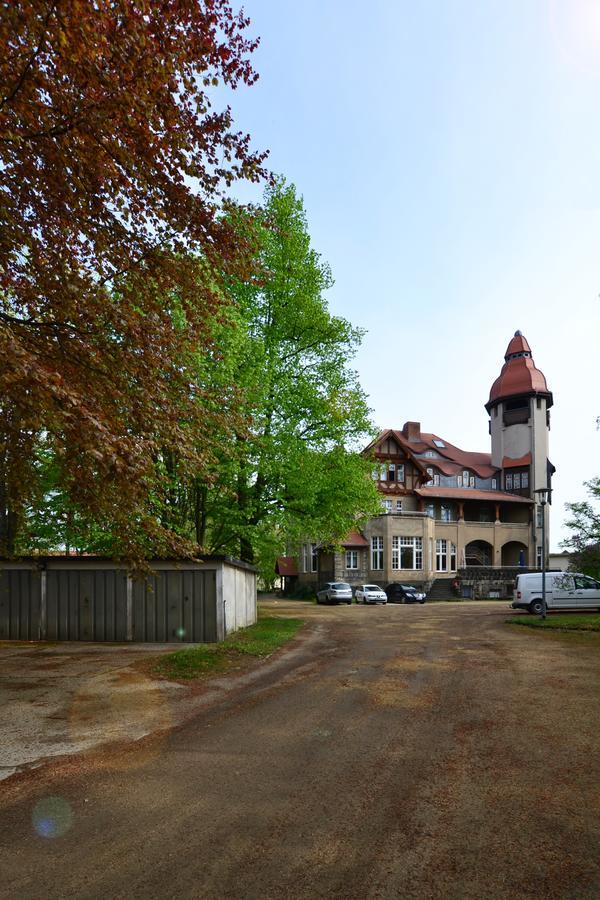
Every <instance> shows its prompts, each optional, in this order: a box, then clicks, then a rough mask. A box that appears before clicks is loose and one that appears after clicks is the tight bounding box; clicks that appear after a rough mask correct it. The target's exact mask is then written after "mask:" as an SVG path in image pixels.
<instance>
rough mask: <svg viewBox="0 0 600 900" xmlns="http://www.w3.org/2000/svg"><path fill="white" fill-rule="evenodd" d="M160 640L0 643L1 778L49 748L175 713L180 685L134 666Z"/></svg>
mask: <svg viewBox="0 0 600 900" xmlns="http://www.w3.org/2000/svg"><path fill="white" fill-rule="evenodd" d="M172 650H173V645H166V644H165V645H163V644H132V645H118V644H117V645H115V644H89V643H79V642H73V643H68V644H67V643H64V644H38V643H35V644H30V643H20V642H19V643H10V642H2V643H1V644H0V737H1V740H0V780H2V779H3V778H7V777H8V776H10V775H12V774H14V773H15V772H17V771H20V770H21V769H23V768H25V767H27V766H30V765H32V764H35V763H37V762H39V761H41V760H43V759H46V758H48V757H52V756H62V755H64V754H70V753H77V752H79V751H82V750H88V749H90V748H91V747H95V746H97V745H98V744H102V743H105V742H107V741H119V740H134V739H137V738H139V737H141V736H143V735H145V734H149V733H150V732H152V731H155V730H158V729H160V728H166V727H168V726H169V725H170V724H171V721H172V711H171V710H172V708H173V707H174V706H176V705H177V701H178V700H179V695H180V694H181V693H182V692H183V693H185V690H184V689H182V688H181V686H180V685H177V684H168V683H166V682H158V681H155V680H154V679H150V678H148V677H147V676H146V675H144V674H143V673H142V672H139V671H136V670H135V669H132V668H131V665H132V663H134V662H135V661H137V660H142V659H147V658H149V657H151V656H156V655H157V654H159V653H163V652H166V651H172Z"/></svg>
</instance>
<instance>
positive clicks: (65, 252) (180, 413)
mask: <svg viewBox="0 0 600 900" xmlns="http://www.w3.org/2000/svg"><path fill="white" fill-rule="evenodd" d="M247 26H248V20H247V19H246V18H245V17H244V16H243V15H242V14H241V13H240V14H236V13H235V12H234V11H233V9H232V7H231V5H230V4H229V3H228V2H226V0H210V2H209V0H206V2H201V0H176V2H168V3H155V2H152V0H98V2H97V3H94V4H90V3H88V2H86V0H61V2H60V3H58V2H53V0H48V2H35V0H29V2H28V0H17V2H14V3H8V4H3V5H2V10H1V12H0V45H1V46H2V48H3V52H2V54H1V55H0V85H1V89H0V356H1V358H2V367H1V369H0V391H1V397H2V399H1V401H0V545H1V546H0V550H4V551H5V552H6V551H9V552H10V551H11V550H12V549H14V545H15V535H16V532H17V527H18V522H19V519H20V518H22V516H23V514H24V510H25V508H26V505H27V503H28V502H30V501H31V500H32V497H33V495H34V494H35V491H36V489H37V488H36V476H37V474H38V472H39V467H36V462H35V461H36V458H37V450H36V447H37V445H38V444H39V441H40V440H42V441H43V443H44V445H45V447H47V448H51V449H52V453H53V457H54V464H53V465H54V475H55V478H56V481H57V484H58V485H59V486H62V488H63V489H65V490H66V491H67V492H68V493H69V496H70V497H71V498H72V500H73V502H74V503H75V504H76V505H78V506H80V507H81V508H82V509H85V510H86V511H87V513H88V514H89V515H93V516H95V517H96V518H97V520H98V521H103V520H106V521H110V522H112V527H113V530H115V529H116V531H117V532H119V534H120V536H121V545H122V547H123V548H124V552H128V553H134V552H137V553H139V552H143V551H144V542H145V541H148V540H150V541H152V542H153V543H154V545H156V544H157V542H158V543H160V542H162V543H163V544H165V546H167V545H172V538H173V537H174V534H175V533H174V532H172V531H170V530H168V529H166V530H165V529H163V528H162V527H161V524H160V522H159V520H158V519H157V518H156V517H154V516H152V515H149V514H148V504H147V499H148V494H149V492H150V491H151V490H152V485H153V480H154V476H155V468H156V464H157V459H158V457H159V454H160V452H161V451H162V450H163V449H164V448H166V449H167V450H168V449H169V448H172V449H173V448H176V449H177V453H178V456H179V458H180V459H183V460H187V462H188V463H189V465H190V466H191V467H193V469H194V471H195V472H196V473H202V472H203V471H204V470H207V469H208V467H209V461H210V457H211V453H212V448H211V445H210V441H208V440H204V441H202V440H201V435H202V434H203V433H210V432H211V430H214V425H212V424H211V423H210V421H209V420H210V419H211V418H212V419H215V420H218V419H219V418H220V417H221V416H222V414H223V410H222V409H221V408H219V406H218V404H215V403H213V402H212V401H211V399H210V398H208V400H207V402H206V403H203V402H200V401H201V400H202V399H203V397H202V390H203V388H202V386H201V385H200V384H199V383H198V382H197V380H196V378H195V373H196V359H197V355H198V353H201V352H212V350H211V348H213V347H214V341H213V335H212V333H211V325H212V323H213V322H214V321H215V315H216V314H218V308H219V306H220V304H222V303H223V302H224V299H225V295H224V293H223V290H222V288H221V287H220V285H219V283H218V278H217V273H223V274H225V275H226V276H227V277H232V275H233V273H234V272H236V273H237V275H238V277H239V276H240V274H241V273H242V272H243V271H244V266H245V265H246V262H245V261H246V259H247V251H248V249H249V247H248V243H247V239H248V232H247V231H243V232H240V231H239V229H238V228H237V221H238V219H237V217H236V216H235V215H233V214H230V215H223V214H222V213H223V210H224V209H225V210H226V209H227V207H228V206H230V204H228V203H227V201H226V198H225V194H224V192H225V191H226V190H227V188H228V187H229V186H230V185H231V184H232V182H234V181H235V180H236V179H240V178H246V179H252V180H256V179H258V178H259V177H261V175H262V174H263V171H262V168H261V166H262V162H263V159H264V154H259V153H255V152H253V151H252V150H251V148H250V143H249V137H248V136H247V135H244V134H241V133H237V132H235V131H234V130H233V127H232V118H231V113H230V110H229V109H225V110H221V111H215V110H213V109H212V107H211V102H210V89H211V86H212V85H214V84H216V83H218V82H221V83H223V84H225V85H228V86H229V87H231V88H235V87H236V85H238V84H239V83H245V84H252V83H253V82H254V81H255V79H256V77H257V76H256V73H255V72H254V71H253V69H252V67H251V64H250V62H249V57H250V55H251V53H252V51H253V50H254V48H255V47H256V43H257V41H255V40H251V39H249V38H247V37H246V36H245V33H246V29H247Z"/></svg>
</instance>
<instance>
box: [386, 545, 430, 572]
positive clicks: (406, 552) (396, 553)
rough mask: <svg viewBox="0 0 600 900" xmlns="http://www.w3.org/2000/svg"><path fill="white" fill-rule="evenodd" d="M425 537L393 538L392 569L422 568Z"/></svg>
mask: <svg viewBox="0 0 600 900" xmlns="http://www.w3.org/2000/svg"><path fill="white" fill-rule="evenodd" d="M422 568H423V538H420V537H393V538H392V569H422Z"/></svg>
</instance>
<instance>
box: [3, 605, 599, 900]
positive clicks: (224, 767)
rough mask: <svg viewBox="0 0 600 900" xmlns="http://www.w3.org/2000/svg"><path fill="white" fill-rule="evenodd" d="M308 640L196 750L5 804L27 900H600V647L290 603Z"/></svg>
mask: <svg viewBox="0 0 600 900" xmlns="http://www.w3.org/2000/svg"><path fill="white" fill-rule="evenodd" d="M269 605H270V607H271V609H276V610H277V611H278V612H279V613H281V614H287V615H298V614H300V615H302V616H303V617H304V618H306V619H307V621H308V625H307V629H306V630H305V635H306V638H307V639H306V640H303V641H301V642H300V644H299V645H297V646H296V648H295V649H293V650H291V651H288V652H287V656H286V655H285V654H284V657H283V659H280V660H279V665H278V666H277V667H275V668H271V667H270V665H269V664H268V663H267V665H266V666H265V667H264V669H263V671H262V673H261V675H260V677H258V678H256V677H255V678H254V679H253V680H247V679H244V678H242V679H241V680H240V686H239V689H237V690H236V691H234V692H233V693H230V695H229V698H228V699H227V700H226V701H221V702H219V703H217V704H216V705H214V706H213V707H212V708H210V709H205V710H204V711H202V712H201V713H200V714H199V715H198V716H196V717H195V718H194V719H192V720H191V721H189V722H187V723H186V724H185V725H183V726H181V727H179V728H178V729H176V730H174V731H172V732H170V733H168V734H161V735H158V736H155V737H153V738H150V739H146V740H145V741H143V742H141V743H140V744H138V745H133V746H130V747H121V748H117V749H114V750H112V751H110V752H103V753H97V754H95V755H91V756H89V757H79V758H78V759H77V760H75V761H65V762H64V763H53V764H52V765H50V766H48V767H46V768H45V769H42V770H40V771H38V772H33V773H30V774H29V775H27V776H19V777H18V778H16V779H9V780H8V781H7V782H4V784H3V785H1V786H0V842H1V847H0V866H1V867H0V873H1V878H0V896H2V897H9V898H19V900H21V898H37V897H39V898H45V900H46V898H54V897H61V898H63V897H64V898H70V897H85V898H100V897H102V898H105V897H108V898H120V897H123V898H125V897H127V898H138V897H139V898H153V897H157V898H162V897H202V898H204V897H205V898H284V897H285V898H315V897H334V898H336V897H340V898H360V900H364V898H428V900H429V898H440V900H441V898H444V900H447V898H457V900H458V898H460V900H464V898H477V900H481V898H488V897H489V898H511V900H512V898H529V897H531V898H533V897H535V898H537V897H539V898H550V897H551V898H563V897H564V898H582V897H584V898H586V897H590V898H592V897H597V896H599V895H600V855H599V847H600V840H599V838H600V828H599V824H598V823H599V804H598V790H599V785H600V762H599V758H598V753H597V746H598V734H599V733H600V729H599V724H600V715H599V702H598V698H599V692H598V683H599V679H598V675H599V670H600V654H599V653H598V641H597V639H596V638H597V635H596V636H590V637H586V636H584V637H578V636H575V637H573V636H566V637H564V638H563V637H556V636H553V635H546V634H539V633H537V632H534V631H532V630H530V629H524V628H523V629H518V628H516V627H509V626H507V625H505V624H504V620H505V618H506V617H507V613H508V611H507V609H506V607H505V606H504V605H502V604H498V603H496V604H494V603H481V604H474V603H451V604H431V605H426V606H388V607H387V608H386V607H384V608H379V607H378V608H370V607H367V608H365V607H362V606H352V607H346V606H344V607H327V608H321V607H314V606H311V605H309V604H304V603H298V602H296V603H293V602H288V603H282V602H279V603H272V604H269Z"/></svg>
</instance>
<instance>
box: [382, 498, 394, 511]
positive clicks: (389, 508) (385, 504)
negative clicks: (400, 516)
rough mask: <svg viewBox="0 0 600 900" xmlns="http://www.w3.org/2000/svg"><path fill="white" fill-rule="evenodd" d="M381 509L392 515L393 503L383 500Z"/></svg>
mask: <svg viewBox="0 0 600 900" xmlns="http://www.w3.org/2000/svg"><path fill="white" fill-rule="evenodd" d="M381 508H382V509H383V511H384V512H385V513H391V511H392V501H391V500H382V501H381Z"/></svg>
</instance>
